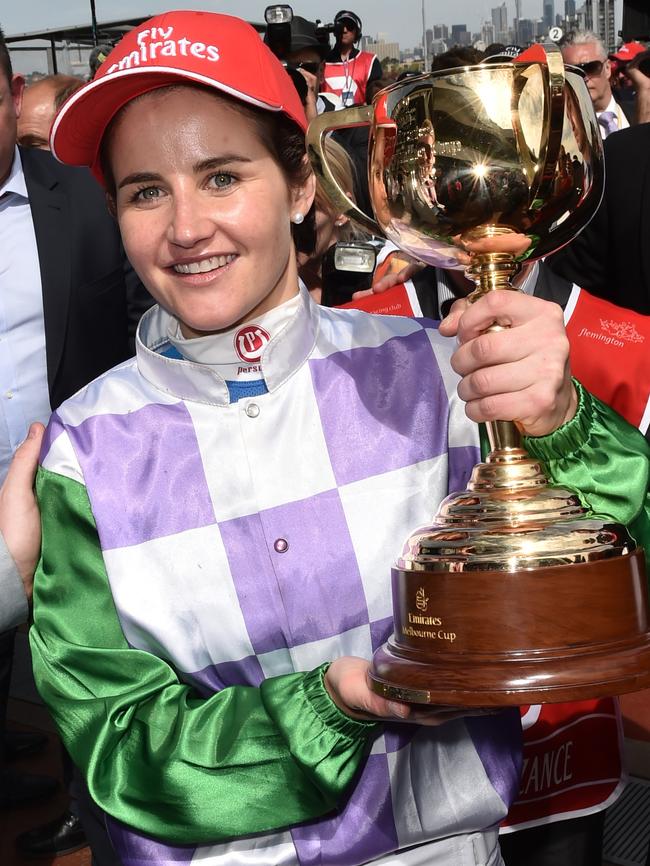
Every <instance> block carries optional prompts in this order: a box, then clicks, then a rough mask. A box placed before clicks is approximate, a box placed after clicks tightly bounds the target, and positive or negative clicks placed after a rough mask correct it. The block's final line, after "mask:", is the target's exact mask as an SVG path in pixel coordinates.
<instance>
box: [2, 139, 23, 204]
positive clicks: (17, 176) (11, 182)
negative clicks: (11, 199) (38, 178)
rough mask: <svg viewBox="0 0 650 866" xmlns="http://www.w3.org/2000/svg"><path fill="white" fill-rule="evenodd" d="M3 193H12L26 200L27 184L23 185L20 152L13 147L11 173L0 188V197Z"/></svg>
mask: <svg viewBox="0 0 650 866" xmlns="http://www.w3.org/2000/svg"><path fill="white" fill-rule="evenodd" d="M5 193H12V194H13V195H18V196H20V197H21V198H24V199H27V198H28V195H27V184H26V183H25V174H24V172H23V164H22V162H21V159H20V152H19V150H18V148H17V147H14V161H13V162H12V163H11V171H10V172H9V177H8V178H7V179H6V181H5V182H4V183H3V184H2V186H0V197H1V196H3V195H4V194H5Z"/></svg>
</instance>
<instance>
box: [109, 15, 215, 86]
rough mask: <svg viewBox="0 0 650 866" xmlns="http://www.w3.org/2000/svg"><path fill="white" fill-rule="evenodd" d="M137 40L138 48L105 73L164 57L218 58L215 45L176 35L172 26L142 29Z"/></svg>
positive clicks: (212, 61)
mask: <svg viewBox="0 0 650 866" xmlns="http://www.w3.org/2000/svg"><path fill="white" fill-rule="evenodd" d="M137 41H138V48H137V49H134V50H133V51H131V52H130V53H129V54H127V55H126V56H124V57H123V58H122V59H121V60H120V61H118V62H117V63H113V64H112V65H111V66H109V68H108V69H107V70H106V73H105V74H106V75H110V74H111V72H118V71H121V70H124V69H134V68H136V67H138V66H141V65H148V64H150V63H152V61H155V60H164V58H166V57H196V58H197V60H208V61H210V62H211V63H216V62H217V61H218V60H219V58H220V55H219V49H218V48H217V46H216V45H207V44H206V43H205V42H194V41H193V40H192V39H188V38H187V36H177V35H175V33H174V27H173V26H169V27H152V28H151V29H149V30H142V31H141V32H140V33H138V36H137Z"/></svg>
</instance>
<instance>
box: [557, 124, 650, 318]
mask: <svg viewBox="0 0 650 866" xmlns="http://www.w3.org/2000/svg"><path fill="white" fill-rule="evenodd" d="M649 239H650V123H642V124H640V125H639V126H632V127H630V129H623V130H621V131H620V132H616V133H614V134H613V135H610V136H608V137H607V140H606V141H605V195H604V197H603V201H602V204H601V205H600V207H599V209H598V211H597V212H596V215H595V216H594V218H593V220H592V221H591V222H590V223H589V225H588V226H587V227H586V229H585V230H584V231H583V232H582V233H581V234H580V235H578V237H577V238H576V239H575V240H573V241H572V242H571V243H570V244H569V245H568V246H566V247H565V248H564V249H563V250H560V251H559V252H558V253H556V254H555V255H554V256H551V257H550V258H547V259H546V261H547V263H548V264H549V265H550V267H551V268H552V270H553V271H554V272H555V273H556V274H559V275H560V276H563V277H566V279H569V280H571V281H572V282H574V283H576V284H577V285H578V286H581V287H582V288H583V289H587V290H588V291H590V292H591V293H592V294H594V295H597V296H598V297H601V298H606V299H607V300H608V301H611V302H612V303H614V304H618V305H619V306H620V307H628V308H629V309H631V310H636V311H637V312H638V313H644V314H645V315H648V314H650V242H649Z"/></svg>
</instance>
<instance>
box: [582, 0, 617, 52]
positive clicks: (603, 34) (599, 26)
mask: <svg viewBox="0 0 650 866" xmlns="http://www.w3.org/2000/svg"><path fill="white" fill-rule="evenodd" d="M585 27H586V29H587V30H593V31H594V33H597V34H598V36H599V37H600V38H601V40H602V43H603V45H604V46H605V50H606V51H608V52H611V51H614V49H615V48H616V31H615V29H614V0H586V2H585Z"/></svg>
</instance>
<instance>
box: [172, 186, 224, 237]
mask: <svg viewBox="0 0 650 866" xmlns="http://www.w3.org/2000/svg"><path fill="white" fill-rule="evenodd" d="M206 204H207V203H206V202H205V201H202V200H201V197H200V196H198V195H193V194H191V193H180V194H176V195H175V196H174V201H173V206H172V212H171V218H170V222H169V226H168V230H167V239H168V240H169V242H170V243H172V244H174V245H175V246H179V247H185V248H189V247H193V246H195V245H196V244H197V243H199V242H200V241H203V240H205V239H206V238H209V237H211V236H212V234H213V233H214V220H213V218H212V215H211V213H210V212H208V210H207V209H206Z"/></svg>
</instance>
